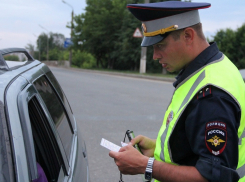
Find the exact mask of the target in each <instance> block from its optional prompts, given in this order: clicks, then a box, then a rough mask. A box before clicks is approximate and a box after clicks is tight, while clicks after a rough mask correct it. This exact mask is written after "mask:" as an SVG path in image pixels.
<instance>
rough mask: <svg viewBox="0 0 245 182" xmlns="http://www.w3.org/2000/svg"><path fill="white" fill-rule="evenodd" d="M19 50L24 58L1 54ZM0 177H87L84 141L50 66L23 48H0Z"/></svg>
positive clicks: (23, 181)
mask: <svg viewBox="0 0 245 182" xmlns="http://www.w3.org/2000/svg"><path fill="white" fill-rule="evenodd" d="M13 52H18V53H23V54H24V55H25V56H26V61H23V62H18V61H7V60H5V59H4V56H5V55H7V54H12V53H13ZM0 136H1V140H0V149H1V150H0V171H1V173H0V181H1V182H5V181H7V182H15V181H17V182H31V181H34V180H36V179H38V177H39V175H38V173H39V171H38V168H37V164H39V166H41V168H42V169H43V172H44V174H45V175H46V178H47V179H48V181H52V182H53V181H58V182H61V181H62V182H67V181H79V182H88V181H89V169H88V161H87V159H88V158H87V152H86V146H85V142H84V141H83V139H82V136H81V133H80V132H79V131H78V130H77V126H76V120H75V117H74V116H73V113H72V110H71V108H70V105H69V103H68V100H67V98H66V96H65V94H64V92H63V90H62V89H61V87H60V85H59V83H58V82H57V80H56V78H55V77H54V75H53V73H52V72H51V71H50V69H49V68H48V67H47V66H46V65H45V64H43V63H41V62H39V61H37V60H34V59H33V58H32V57H31V56H30V55H29V54H28V52H27V51H26V50H25V49H16V48H15V49H4V50H0Z"/></svg>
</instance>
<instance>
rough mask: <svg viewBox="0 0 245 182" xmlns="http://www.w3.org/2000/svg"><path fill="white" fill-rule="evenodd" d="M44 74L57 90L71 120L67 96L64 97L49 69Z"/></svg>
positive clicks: (71, 114)
mask: <svg viewBox="0 0 245 182" xmlns="http://www.w3.org/2000/svg"><path fill="white" fill-rule="evenodd" d="M46 75H47V77H48V79H49V80H50V82H51V83H52V84H53V86H54V88H55V89H56V91H57V92H58V94H59V96H60V98H61V100H62V101H63V103H64V105H65V107H66V109H67V112H68V115H69V117H70V118H71V120H73V113H72V109H71V107H70V104H69V102H68V101H67V98H66V96H65V94H64V92H63V91H62V89H61V87H60V85H59V83H58V81H57V80H56V78H55V76H54V75H53V73H52V72H51V71H49V72H47V73H46ZM72 124H73V123H72Z"/></svg>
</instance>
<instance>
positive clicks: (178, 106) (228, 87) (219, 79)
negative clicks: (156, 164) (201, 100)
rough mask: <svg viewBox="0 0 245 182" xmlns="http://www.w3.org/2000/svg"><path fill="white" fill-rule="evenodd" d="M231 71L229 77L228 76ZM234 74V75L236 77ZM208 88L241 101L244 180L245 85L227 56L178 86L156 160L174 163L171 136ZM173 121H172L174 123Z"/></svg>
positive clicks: (158, 143)
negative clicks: (187, 111) (189, 106)
mask: <svg viewBox="0 0 245 182" xmlns="http://www.w3.org/2000/svg"><path fill="white" fill-rule="evenodd" d="M228 72H229V74H227V73H228ZM230 75H232V77H231V76H230ZM234 80H236V83H234ZM207 85H213V86H215V87H217V88H220V89H222V90H224V91H225V92H226V93H228V94H229V95H230V96H231V97H232V98H233V99H234V100H235V101H236V102H237V104H238V106H239V107H240V109H241V121H240V126H239V129H238V137H239V139H240V140H239V141H240V142H239V144H240V145H239V163H238V169H237V172H238V173H239V175H240V177H241V178H242V177H243V176H244V174H245V171H244V169H245V167H244V166H245V165H244V164H245V155H244V157H243V156H242V154H244V153H245V132H244V128H245V112H244V111H245V94H242V93H245V84H244V82H243V80H242V78H241V75H240V73H239V71H238V70H237V68H236V67H235V66H234V65H233V64H232V63H231V62H230V61H229V59H228V58H227V57H225V58H224V57H222V58H221V59H220V60H217V61H215V62H212V63H210V64H209V65H206V66H205V67H203V68H201V69H199V70H198V71H196V72H195V73H194V74H193V75H191V76H189V77H188V79H186V80H184V81H183V83H181V84H179V85H178V87H177V88H176V90H175V92H174V94H173V97H172V100H171V103H170V105H169V107H168V109H167V111H166V113H165V116H164V120H163V124H162V127H161V128H160V131H159V134H158V137H157V141H156V149H155V152H154V156H155V159H156V160H158V161H164V162H167V163H172V164H174V162H173V159H172V153H171V148H170V144H169V142H170V140H169V139H170V136H171V135H172V132H173V131H174V128H175V126H176V124H177V122H178V120H179V118H180V117H181V115H182V113H183V112H184V110H185V108H186V107H187V106H188V104H189V102H190V101H191V99H192V98H193V97H194V96H195V95H196V93H197V92H198V91H200V90H201V89H202V88H204V87H206V86H207ZM171 112H172V113H171ZM169 116H170V117H169ZM171 119H172V121H170V120H171ZM169 121H170V122H169ZM168 122H169V123H168ZM167 123H168V124H167ZM242 139H243V142H242ZM239 182H243V180H242V181H241V180H240V181H239ZM244 182H245V178H244Z"/></svg>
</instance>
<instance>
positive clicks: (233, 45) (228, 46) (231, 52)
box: [213, 24, 245, 69]
mask: <svg viewBox="0 0 245 182" xmlns="http://www.w3.org/2000/svg"><path fill="white" fill-rule="evenodd" d="M213 41H215V42H216V43H217V45H218V47H219V49H220V51H221V52H223V53H224V54H225V55H226V56H227V57H228V58H230V60H231V61H232V62H233V63H234V64H235V65H236V66H237V67H238V69H242V68H245V24H243V25H242V26H241V27H240V28H238V29H237V30H236V31H234V30H231V29H225V30H219V31H218V32H217V33H216V35H215V36H214V37H213Z"/></svg>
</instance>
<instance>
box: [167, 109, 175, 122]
mask: <svg viewBox="0 0 245 182" xmlns="http://www.w3.org/2000/svg"><path fill="white" fill-rule="evenodd" d="M173 118H174V112H173V111H171V112H170V113H169V115H168V119H167V123H166V125H168V124H169V123H170V121H172V120H173Z"/></svg>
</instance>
